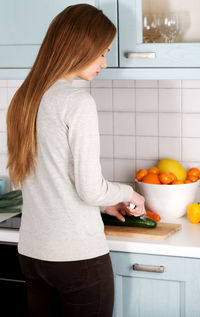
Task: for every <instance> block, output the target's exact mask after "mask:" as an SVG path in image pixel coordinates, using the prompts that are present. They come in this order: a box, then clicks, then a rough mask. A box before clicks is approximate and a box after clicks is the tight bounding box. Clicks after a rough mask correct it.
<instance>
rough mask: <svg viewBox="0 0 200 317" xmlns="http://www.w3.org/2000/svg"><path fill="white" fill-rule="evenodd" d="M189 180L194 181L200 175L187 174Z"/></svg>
mask: <svg viewBox="0 0 200 317" xmlns="http://www.w3.org/2000/svg"><path fill="white" fill-rule="evenodd" d="M186 179H188V180H190V181H191V182H192V183H194V182H196V181H198V179H199V177H197V176H195V175H187V178H186Z"/></svg>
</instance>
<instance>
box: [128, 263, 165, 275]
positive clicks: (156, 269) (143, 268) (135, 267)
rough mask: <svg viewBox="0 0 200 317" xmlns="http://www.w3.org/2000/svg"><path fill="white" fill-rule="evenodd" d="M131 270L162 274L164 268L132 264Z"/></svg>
mask: <svg viewBox="0 0 200 317" xmlns="http://www.w3.org/2000/svg"><path fill="white" fill-rule="evenodd" d="M133 270H134V271H145V272H153V273H164V266H162V265H161V266H154V265H141V264H133Z"/></svg>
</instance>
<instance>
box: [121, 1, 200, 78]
mask: <svg viewBox="0 0 200 317" xmlns="http://www.w3.org/2000/svg"><path fill="white" fill-rule="evenodd" d="M199 17H200V15H199ZM119 52H120V65H119V66H120V67H127V68H132V67H134V68H138V67H139V68H171V69H173V68H176V69H177V70H178V68H191V71H192V68H193V67H195V68H197V67H200V58H199V57H200V43H157V44H156V43H147V44H146V43H145V44H144V43H143V39H142V0H119ZM132 52H133V53H155V58H140V57H141V56H140V57H134V58H127V57H126V54H127V53H132ZM151 57H152V55H151ZM185 73H186V72H185ZM186 77H187V76H186Z"/></svg>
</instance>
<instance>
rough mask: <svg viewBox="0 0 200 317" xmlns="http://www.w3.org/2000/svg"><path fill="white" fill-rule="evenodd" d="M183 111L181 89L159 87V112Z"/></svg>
mask: <svg viewBox="0 0 200 317" xmlns="http://www.w3.org/2000/svg"><path fill="white" fill-rule="evenodd" d="M180 111H181V89H159V112H180Z"/></svg>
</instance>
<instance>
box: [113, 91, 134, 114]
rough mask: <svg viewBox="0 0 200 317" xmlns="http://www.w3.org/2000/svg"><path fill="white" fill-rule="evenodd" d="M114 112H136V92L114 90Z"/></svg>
mask: <svg viewBox="0 0 200 317" xmlns="http://www.w3.org/2000/svg"><path fill="white" fill-rule="evenodd" d="M113 111H123V112H124V111H129V112H130V111H135V90H134V89H130V88H129V89H128V88H118V89H117V88H113Z"/></svg>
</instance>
